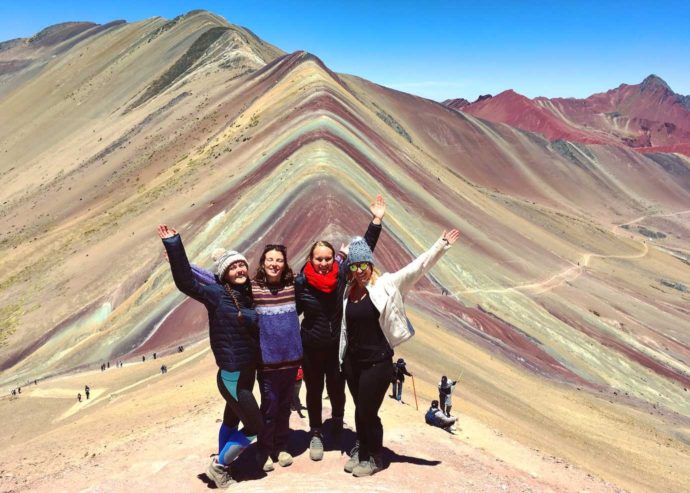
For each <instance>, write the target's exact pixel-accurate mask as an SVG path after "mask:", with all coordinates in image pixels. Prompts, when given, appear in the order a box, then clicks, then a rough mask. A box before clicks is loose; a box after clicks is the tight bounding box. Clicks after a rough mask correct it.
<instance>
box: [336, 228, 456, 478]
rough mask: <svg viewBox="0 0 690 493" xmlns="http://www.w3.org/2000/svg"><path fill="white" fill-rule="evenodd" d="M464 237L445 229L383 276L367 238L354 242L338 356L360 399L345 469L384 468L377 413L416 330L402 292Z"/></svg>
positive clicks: (366, 471) (355, 396) (362, 471)
mask: <svg viewBox="0 0 690 493" xmlns="http://www.w3.org/2000/svg"><path fill="white" fill-rule="evenodd" d="M459 237H460V232H459V231H458V230H456V229H453V230H451V231H444V232H443V235H442V236H441V238H439V239H438V240H437V241H436V243H434V244H433V246H432V247H431V248H430V249H429V250H427V251H426V252H424V253H422V254H421V255H420V256H419V257H417V258H416V259H415V260H414V261H412V262H411V263H410V264H408V265H407V266H406V267H403V268H402V269H400V270H399V271H397V272H393V273H385V274H382V275H381V276H378V275H377V274H376V273H375V272H374V256H373V254H372V252H371V249H370V248H369V246H368V245H367V244H366V242H365V241H364V240H363V239H362V238H355V239H353V240H352V242H351V243H350V248H349V255H348V259H347V263H348V271H349V272H348V275H349V285H348V288H347V289H346V291H345V294H344V296H343V319H342V323H341V328H340V351H339V356H340V362H341V364H342V365H343V370H344V372H345V377H346V381H347V385H348V387H349V389H350V393H351V394H352V398H353V400H354V401H355V426H356V428H357V442H358V447H357V448H356V450H355V451H353V454H352V457H351V458H350V460H349V461H348V462H347V464H345V471H346V472H351V473H352V474H353V475H354V476H356V477H361V476H371V475H372V474H374V473H376V472H378V471H380V470H381V469H382V468H383V464H382V461H381V449H382V447H383V426H382V424H381V419H380V418H379V416H378V412H379V409H380V407H381V403H382V402H383V398H384V396H385V395H386V390H387V389H388V385H389V383H390V379H391V376H390V375H391V367H392V365H393V348H394V347H396V346H397V345H399V344H401V343H403V342H405V341H406V340H408V339H409V338H410V337H412V336H413V335H414V331H413V329H412V326H411V325H410V324H409V322H408V320H407V317H406V315H405V306H404V304H403V296H404V295H405V294H406V293H407V292H408V291H409V290H410V289H411V288H412V286H413V285H414V284H415V283H416V282H417V281H418V280H419V279H421V278H422V277H423V276H424V275H425V274H426V273H427V272H429V270H430V269H431V268H432V267H433V266H434V264H435V263H436V262H437V261H438V260H439V259H440V258H441V257H442V256H443V254H444V253H445V252H446V250H448V248H450V246H451V245H452V244H453V243H455V241H456V240H457V239H458V238H459Z"/></svg>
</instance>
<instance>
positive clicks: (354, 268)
mask: <svg viewBox="0 0 690 493" xmlns="http://www.w3.org/2000/svg"><path fill="white" fill-rule="evenodd" d="M368 267H369V262H360V263H358V264H350V272H357V269H359V270H361V271H362V272H364V271H365V270H367V268H368Z"/></svg>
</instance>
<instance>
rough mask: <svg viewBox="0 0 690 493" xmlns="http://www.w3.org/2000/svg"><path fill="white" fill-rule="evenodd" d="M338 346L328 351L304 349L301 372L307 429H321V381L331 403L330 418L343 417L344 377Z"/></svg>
mask: <svg viewBox="0 0 690 493" xmlns="http://www.w3.org/2000/svg"><path fill="white" fill-rule="evenodd" d="M338 360H339V358H338V346H337V345H335V346H333V347H332V348H330V349H309V348H306V347H305V348H304V359H303V360H302V370H303V371H304V384H305V385H306V387H307V412H308V413H309V427H310V428H321V425H322V424H323V423H322V420H321V411H322V399H323V381H324V377H325V379H326V389H327V390H328V398H329V399H330V401H331V416H333V417H334V418H341V419H342V417H343V416H344V415H345V376H344V375H343V373H342V372H341V371H340V365H339V363H338Z"/></svg>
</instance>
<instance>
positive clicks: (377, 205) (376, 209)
mask: <svg viewBox="0 0 690 493" xmlns="http://www.w3.org/2000/svg"><path fill="white" fill-rule="evenodd" d="M369 210H370V211H371V214H372V215H373V216H374V222H375V223H376V224H380V223H381V221H382V220H383V216H384V215H385V214H386V202H385V201H384V200H383V197H382V196H381V194H378V195H377V196H376V198H375V199H374V201H373V202H372V203H371V205H369ZM377 221H378V222H377Z"/></svg>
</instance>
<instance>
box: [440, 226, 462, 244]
mask: <svg viewBox="0 0 690 493" xmlns="http://www.w3.org/2000/svg"><path fill="white" fill-rule="evenodd" d="M458 238H460V231H458V230H457V229H451V230H450V231H444V232H443V236H442V237H441V239H443V240H445V241H446V243H448V244H449V245H452V244H453V243H455V242H456V241H457V239H458Z"/></svg>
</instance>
